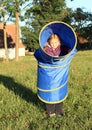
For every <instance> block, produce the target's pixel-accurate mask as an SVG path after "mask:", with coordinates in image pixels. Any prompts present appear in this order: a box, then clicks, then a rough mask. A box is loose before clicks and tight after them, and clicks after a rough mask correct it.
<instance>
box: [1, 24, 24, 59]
mask: <svg viewBox="0 0 92 130" xmlns="http://www.w3.org/2000/svg"><path fill="white" fill-rule="evenodd" d="M6 36H7V46H8V55H9V59H13V58H15V45H16V42H15V39H16V30H15V24H7V25H6ZM19 39H20V36H19ZM19 56H25V46H24V45H23V44H22V41H21V39H20V42H19ZM0 58H5V48H4V35H3V25H2V24H0Z"/></svg>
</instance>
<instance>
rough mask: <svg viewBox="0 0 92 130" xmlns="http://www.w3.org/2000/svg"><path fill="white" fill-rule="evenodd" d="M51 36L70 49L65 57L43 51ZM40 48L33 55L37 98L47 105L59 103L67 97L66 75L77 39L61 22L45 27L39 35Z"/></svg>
mask: <svg viewBox="0 0 92 130" xmlns="http://www.w3.org/2000/svg"><path fill="white" fill-rule="evenodd" d="M52 34H57V35H58V36H59V37H60V39H62V44H63V45H66V46H67V47H69V48H70V49H71V51H70V52H69V53H68V54H67V55H63V56H53V57H52V56H50V55H48V54H46V53H45V51H43V47H44V45H45V44H46V43H47V41H48V38H49V37H50V36H51V35H52ZM39 42H40V48H39V49H37V50H36V51H35V53H34V56H35V58H36V59H37V61H38V75H37V87H38V97H39V99H40V100H41V101H43V102H45V103H49V104H55V103H60V102H62V101H64V100H65V99H66V97H67V95H68V73H69V66H70V62H71V60H72V59H73V57H74V56H75V54H76V52H77V51H76V44H77V38H76V34H75V32H74V30H73V28H72V27H71V26H70V25H68V24H66V23H64V22H61V21H54V22H51V23H49V24H47V25H45V26H44V27H43V28H42V30H41V32H40V35H39Z"/></svg>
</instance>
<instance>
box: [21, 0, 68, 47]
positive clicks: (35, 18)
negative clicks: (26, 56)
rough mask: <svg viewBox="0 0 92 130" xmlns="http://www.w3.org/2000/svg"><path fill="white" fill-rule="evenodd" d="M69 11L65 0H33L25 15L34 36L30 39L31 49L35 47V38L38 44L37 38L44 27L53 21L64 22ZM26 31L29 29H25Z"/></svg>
mask: <svg viewBox="0 0 92 130" xmlns="http://www.w3.org/2000/svg"><path fill="white" fill-rule="evenodd" d="M69 11H70V10H69V9H67V8H66V3H65V0H33V3H32V6H31V8H30V9H29V10H28V11H27V12H26V13H25V19H27V22H26V25H27V26H28V28H30V30H31V35H32V36H30V38H29V39H30V43H31V44H30V47H32V45H33V43H32V41H34V40H33V38H35V44H37V42H38V40H37V38H36V37H37V36H38V35H39V32H40V30H41V29H42V27H43V26H44V25H46V24H47V23H49V22H51V21H62V20H64V18H65V17H66V16H67V15H68V13H69ZM25 29H27V28H26V27H25ZM22 31H23V30H22ZM22 34H23V33H22ZM25 35H26V32H25ZM23 36H24V35H23ZM23 41H24V40H23ZM24 43H26V41H24ZM27 46H28V45H27ZM37 46H38V44H37Z"/></svg>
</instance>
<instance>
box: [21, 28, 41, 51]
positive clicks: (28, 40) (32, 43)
mask: <svg viewBox="0 0 92 130" xmlns="http://www.w3.org/2000/svg"><path fill="white" fill-rule="evenodd" d="M21 34H22V42H23V43H24V44H25V46H26V49H28V50H31V51H34V50H36V48H38V47H39V44H38V43H39V41H38V36H36V35H35V33H34V32H32V31H31V30H30V28H28V27H21Z"/></svg>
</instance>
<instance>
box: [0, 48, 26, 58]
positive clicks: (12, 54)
mask: <svg viewBox="0 0 92 130" xmlns="http://www.w3.org/2000/svg"><path fill="white" fill-rule="evenodd" d="M8 56H9V59H14V58H15V48H9V49H8ZM19 56H25V48H19ZM0 58H6V56H5V49H0Z"/></svg>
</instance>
